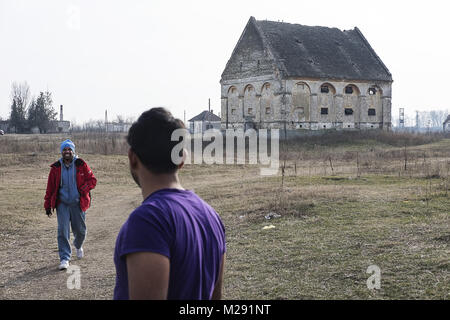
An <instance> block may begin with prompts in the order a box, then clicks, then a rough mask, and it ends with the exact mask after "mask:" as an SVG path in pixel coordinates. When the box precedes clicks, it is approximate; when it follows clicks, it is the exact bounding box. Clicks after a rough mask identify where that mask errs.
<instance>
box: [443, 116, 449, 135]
mask: <svg viewBox="0 0 450 320" xmlns="http://www.w3.org/2000/svg"><path fill="white" fill-rule="evenodd" d="M444 132H450V114H449V115H448V116H447V119H446V120H445V121H444Z"/></svg>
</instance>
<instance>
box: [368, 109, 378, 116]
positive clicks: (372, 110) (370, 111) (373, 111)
mask: <svg viewBox="0 0 450 320" xmlns="http://www.w3.org/2000/svg"><path fill="white" fill-rule="evenodd" d="M367 114H368V115H369V116H375V115H376V111H375V109H369V111H368V113H367Z"/></svg>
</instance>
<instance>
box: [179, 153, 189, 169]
mask: <svg viewBox="0 0 450 320" xmlns="http://www.w3.org/2000/svg"><path fill="white" fill-rule="evenodd" d="M187 156H188V151H187V150H186V148H183V158H182V160H181V163H180V164H179V165H178V170H180V169H181V168H183V166H184V163H185V162H186V158H187Z"/></svg>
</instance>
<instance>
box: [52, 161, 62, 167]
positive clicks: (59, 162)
mask: <svg viewBox="0 0 450 320" xmlns="http://www.w3.org/2000/svg"><path fill="white" fill-rule="evenodd" d="M50 167H52V168H59V167H61V161H59V160H58V161H55V162H53V163H52V164H51V165H50Z"/></svg>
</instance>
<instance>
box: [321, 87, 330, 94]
mask: <svg viewBox="0 0 450 320" xmlns="http://www.w3.org/2000/svg"><path fill="white" fill-rule="evenodd" d="M320 92H321V93H328V92H330V89H329V88H328V86H321V87H320Z"/></svg>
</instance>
